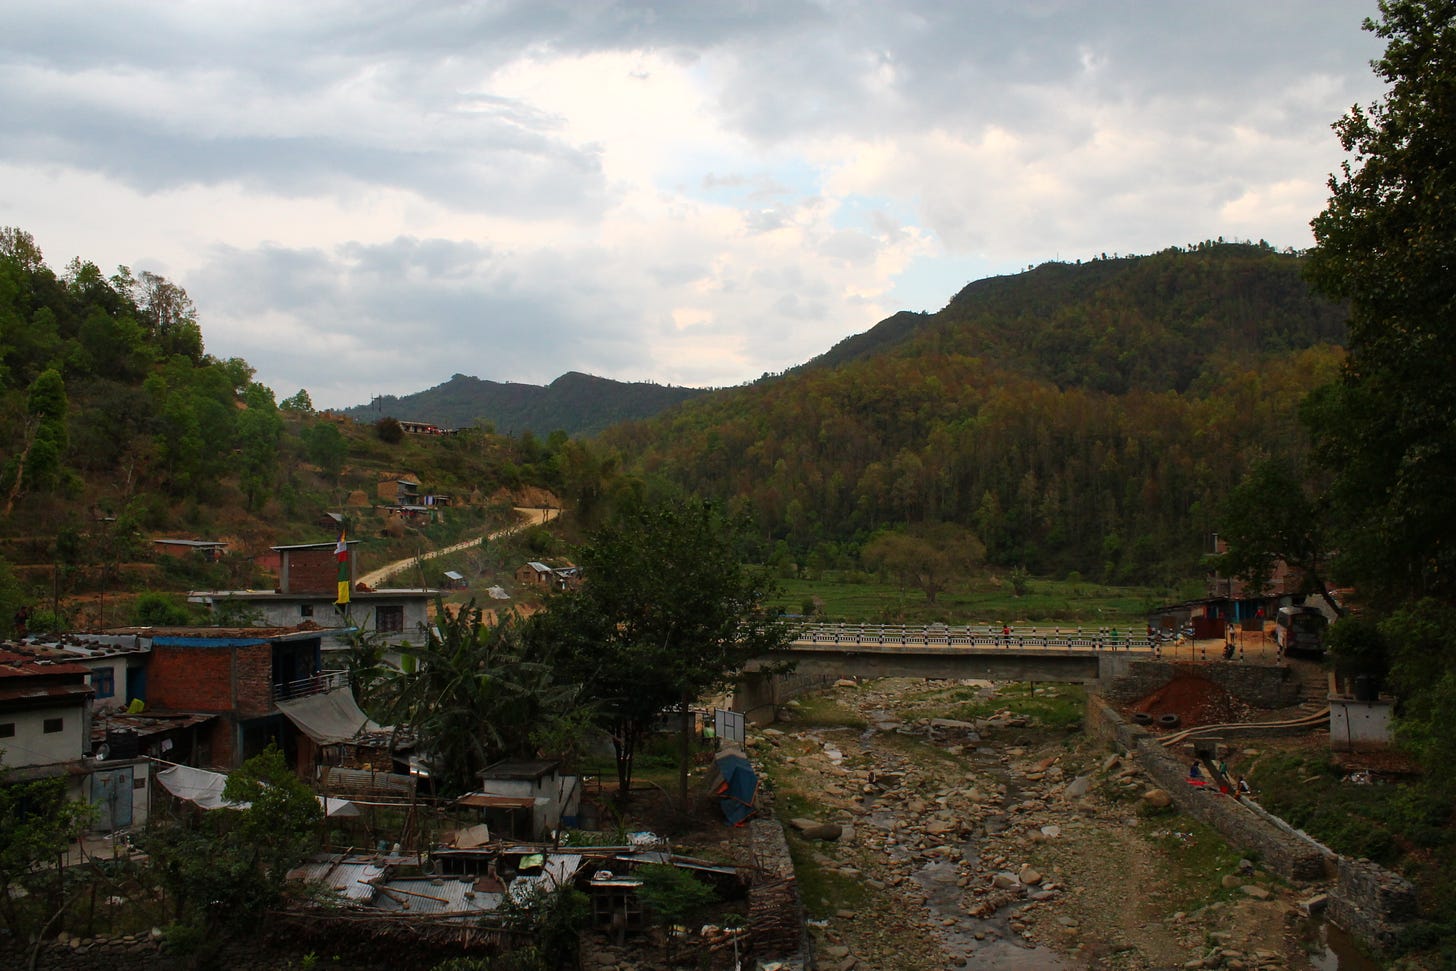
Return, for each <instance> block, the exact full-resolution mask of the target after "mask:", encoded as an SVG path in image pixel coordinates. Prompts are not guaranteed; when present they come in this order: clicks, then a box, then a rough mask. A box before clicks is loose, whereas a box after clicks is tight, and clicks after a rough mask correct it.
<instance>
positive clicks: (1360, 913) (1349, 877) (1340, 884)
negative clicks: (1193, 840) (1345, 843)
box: [1086, 695, 1416, 952]
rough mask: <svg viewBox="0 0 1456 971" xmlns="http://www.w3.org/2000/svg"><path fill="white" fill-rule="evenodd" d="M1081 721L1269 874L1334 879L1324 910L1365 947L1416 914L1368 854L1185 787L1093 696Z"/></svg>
mask: <svg viewBox="0 0 1456 971" xmlns="http://www.w3.org/2000/svg"><path fill="white" fill-rule="evenodd" d="M1086 726H1087V731H1088V732H1090V733H1091V734H1092V735H1093V736H1094V737H1097V738H1101V739H1104V740H1105V741H1107V742H1108V743H1110V744H1116V745H1118V746H1120V747H1122V748H1124V749H1126V750H1128V751H1130V752H1133V753H1135V754H1136V755H1137V759H1138V763H1139V764H1140V765H1141V766H1142V767H1143V768H1144V769H1145V770H1147V772H1148V774H1149V775H1150V776H1152V778H1153V780H1154V781H1155V782H1156V783H1157V784H1158V785H1159V786H1161V787H1162V788H1164V789H1166V790H1167V792H1168V794H1169V795H1170V796H1171V797H1172V798H1173V802H1174V804H1175V805H1176V806H1177V807H1178V808H1179V809H1180V810H1181V811H1183V812H1185V813H1187V814H1188V815H1190V816H1192V817H1194V818H1195V819H1198V820H1201V821H1202V822H1205V823H1207V824H1208V825H1210V826H1212V827H1213V828H1215V829H1217V830H1218V831H1219V832H1220V833H1221V834H1223V836H1224V838H1225V839H1227V840H1228V841H1229V842H1230V843H1231V844H1233V845H1234V846H1237V847H1239V848H1240V849H1247V850H1253V851H1257V852H1258V853H1259V855H1260V862H1261V863H1262V864H1263V865H1264V866H1265V867H1267V868H1268V869H1269V870H1270V871H1271V872H1273V873H1276V874H1278V875H1279V876H1281V877H1283V878H1285V879H1287V880H1315V879H1320V878H1322V877H1330V876H1333V877H1335V878H1336V882H1335V884H1334V887H1333V888H1332V889H1331V891H1330V895H1329V909H1328V911H1327V912H1326V916H1327V917H1328V919H1329V920H1331V921H1332V922H1334V923H1336V924H1338V925H1339V926H1340V927H1342V928H1344V929H1345V930H1346V931H1347V932H1348V933H1349V934H1351V935H1352V936H1353V937H1354V938H1355V939H1356V940H1358V941H1360V942H1361V943H1362V944H1363V945H1365V946H1366V947H1368V948H1370V949H1371V950H1374V951H1377V952H1380V951H1386V950H1388V949H1389V948H1391V947H1392V946H1393V945H1394V944H1395V943H1396V939H1397V937H1398V936H1399V934H1400V931H1401V929H1402V926H1403V924H1404V923H1405V922H1406V921H1408V920H1410V919H1412V918H1413V917H1415V916H1416V896H1415V888H1414V887H1413V886H1412V885H1411V883H1410V882H1409V881H1408V880H1406V879H1405V878H1403V877H1401V876H1399V875H1398V874H1395V873H1391V872H1390V871H1389V870H1386V869H1383V868H1381V867H1379V866H1377V865H1375V864H1374V863H1371V862H1370V861H1369V860H1351V859H1349V858H1348V857H1343V856H1338V855H1336V854H1333V853H1330V852H1329V851H1328V850H1325V849H1324V848H1323V847H1321V846H1319V844H1317V843H1315V842H1314V841H1313V840H1310V839H1307V838H1304V837H1300V836H1297V835H1295V834H1294V833H1293V832H1292V831H1291V830H1290V828H1289V827H1288V826H1287V825H1285V824H1282V821H1278V820H1276V818H1275V817H1273V816H1270V815H1269V814H1268V813H1263V814H1262V815H1260V814H1258V813H1255V812H1254V811H1252V810H1250V809H1248V808H1246V807H1244V806H1243V805H1242V804H1240V803H1238V802H1237V801H1236V800H1233V799H1230V798H1228V797H1227V796H1222V795H1214V794H1213V793H1211V792H1209V791H1207V790H1206V789H1201V788H1198V787H1195V786H1190V785H1188V783H1187V768H1186V766H1185V765H1184V763H1183V761H1182V760H1181V759H1179V758H1177V757H1176V756H1174V755H1172V754H1171V753H1170V752H1168V751H1167V750H1166V749H1165V748H1163V746H1162V745H1160V744H1159V743H1158V740H1157V739H1156V738H1155V737H1154V736H1153V735H1152V734H1151V733H1150V732H1149V731H1148V730H1147V729H1145V728H1143V727H1142V726H1140V725H1133V724H1130V723H1129V722H1127V721H1126V720H1124V719H1123V717H1122V716H1121V715H1120V714H1119V713H1118V712H1117V711H1116V710H1115V709H1113V708H1112V707H1111V706H1110V705H1108V704H1107V703H1106V702H1105V701H1103V700H1102V699H1101V698H1098V697H1097V696H1096V695H1092V696H1089V697H1088V699H1087V720H1086ZM1264 817H1268V818H1264Z"/></svg>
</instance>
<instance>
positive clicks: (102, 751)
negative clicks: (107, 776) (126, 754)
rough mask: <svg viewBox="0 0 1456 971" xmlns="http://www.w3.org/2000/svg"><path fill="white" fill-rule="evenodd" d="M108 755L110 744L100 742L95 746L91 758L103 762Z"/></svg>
mask: <svg viewBox="0 0 1456 971" xmlns="http://www.w3.org/2000/svg"><path fill="white" fill-rule="evenodd" d="M110 757H111V746H110V745H107V744H106V743H105V742H102V743H101V744H100V745H98V746H96V754H95V755H93V756H92V758H94V759H95V760H96V761H97V762H105V761H106V760H107V759H108V758H110Z"/></svg>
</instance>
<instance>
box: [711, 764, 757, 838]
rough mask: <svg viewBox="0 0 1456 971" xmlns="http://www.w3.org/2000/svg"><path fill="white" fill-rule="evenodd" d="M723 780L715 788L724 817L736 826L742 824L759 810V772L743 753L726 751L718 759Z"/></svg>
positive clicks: (718, 768) (718, 766) (719, 772)
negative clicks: (756, 800) (757, 804)
mask: <svg viewBox="0 0 1456 971" xmlns="http://www.w3.org/2000/svg"><path fill="white" fill-rule="evenodd" d="M716 764H717V770H718V775H719V777H720V779H721V781H720V782H719V783H718V785H717V787H716V788H715V789H714V794H715V795H716V796H717V797H718V806H719V808H720V809H722V810H723V818H724V819H726V820H728V822H730V823H732V824H733V825H734V826H739V825H741V824H742V823H743V822H744V820H746V819H748V818H749V817H750V816H752V815H753V814H754V813H756V812H757V811H758V808H757V807H756V806H755V805H754V801H755V799H756V798H757V796H758V773H756V772H754V771H753V766H752V765H750V764H749V763H748V759H747V758H745V757H744V756H742V755H738V754H736V753H732V752H724V753H723V754H721V755H719V756H718V758H717V760H716Z"/></svg>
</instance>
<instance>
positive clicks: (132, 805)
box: [0, 646, 150, 831]
mask: <svg viewBox="0 0 1456 971" xmlns="http://www.w3.org/2000/svg"><path fill="white" fill-rule="evenodd" d="M90 676H91V671H90V669H89V668H87V667H85V666H84V665H81V664H73V663H70V662H65V661H52V660H40V659H37V658H34V657H29V656H26V655H23V654H20V653H17V652H16V651H14V650H11V649H9V646H7V648H6V649H0V765H3V766H4V769H5V780H6V781H7V782H25V781H29V780H34V779H48V778H56V777H59V778H63V779H65V780H66V796H67V798H69V799H73V800H80V801H88V802H90V803H91V804H92V805H93V806H95V807H96V810H97V815H96V820H95V822H94V824H93V826H94V828H96V829H98V830H106V831H109V830H114V829H120V828H123V827H126V826H131V825H136V824H140V823H144V822H145V821H146V818H147V807H148V795H149V793H150V786H149V779H150V770H149V767H148V764H147V763H146V762H145V761H144V760H139V759H134V760H121V759H118V760H111V759H110V753H109V752H108V751H107V750H106V749H105V748H100V749H97V750H96V751H95V758H92V757H90V756H91V755H92V751H93V743H92V710H91V699H92V696H93V695H94V689H93V688H92V687H91V685H90V684H89V683H88V681H89V679H90Z"/></svg>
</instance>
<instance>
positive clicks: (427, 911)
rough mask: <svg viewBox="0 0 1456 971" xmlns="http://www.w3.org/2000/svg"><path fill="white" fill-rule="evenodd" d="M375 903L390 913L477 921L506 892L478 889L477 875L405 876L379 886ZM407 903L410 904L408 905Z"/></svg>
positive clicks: (380, 908) (498, 901)
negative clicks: (476, 884)
mask: <svg viewBox="0 0 1456 971" xmlns="http://www.w3.org/2000/svg"><path fill="white" fill-rule="evenodd" d="M378 890H379V892H378V893H376V894H375V896H374V901H373V906H374V907H375V908H376V909H378V910H381V911H384V912H387V913H400V912H404V913H410V914H420V915H429V916H435V917H457V918H459V919H460V920H462V921H464V920H473V919H475V918H476V917H477V916H479V915H480V914H483V913H486V912H488V911H492V910H495V909H496V908H498V907H500V905H501V900H502V899H503V897H504V895H503V894H498V893H489V892H481V891H477V890H476V889H475V878H474V877H470V878H466V879H458V878H454V877H448V878H441V877H435V878H433V879H426V878H418V879H411V878H403V879H398V880H387V881H385V882H383V883H381V884H379V885H378ZM406 904H407V905H408V906H406Z"/></svg>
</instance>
